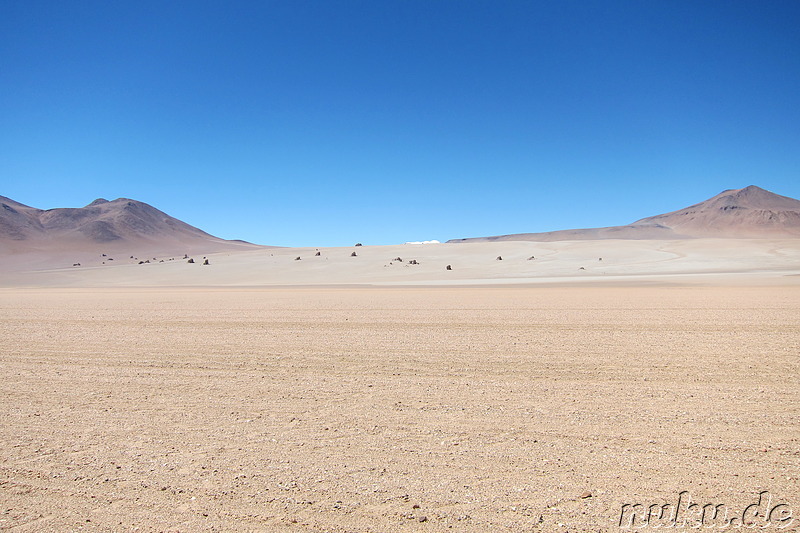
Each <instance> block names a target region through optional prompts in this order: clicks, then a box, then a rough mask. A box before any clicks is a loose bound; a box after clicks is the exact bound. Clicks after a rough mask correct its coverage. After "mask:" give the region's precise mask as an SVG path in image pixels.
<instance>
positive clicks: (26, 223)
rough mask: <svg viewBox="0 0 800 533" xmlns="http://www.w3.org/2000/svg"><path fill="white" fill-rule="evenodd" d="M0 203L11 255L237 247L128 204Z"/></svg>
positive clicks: (3, 239) (2, 238) (0, 237)
mask: <svg viewBox="0 0 800 533" xmlns="http://www.w3.org/2000/svg"><path fill="white" fill-rule="evenodd" d="M0 203H1V204H2V208H0V246H2V245H3V244H4V243H6V244H8V243H10V242H11V241H13V242H14V243H15V244H14V248H15V249H22V248H24V247H25V246H28V247H31V248H33V249H44V248H47V247H52V246H58V247H61V248H65V247H66V248H70V247H71V248H75V249H78V248H87V247H96V246H102V247H103V250H109V251H110V249H109V248H108V247H109V245H110V244H113V245H114V246H115V247H116V248H118V249H121V250H129V249H130V248H134V249H138V250H145V249H154V250H155V249H159V250H165V249H170V250H175V252H180V253H183V252H185V251H187V250H189V249H202V250H205V251H208V252H212V251H215V250H227V249H235V248H237V249H238V248H241V247H242V245H241V244H240V243H234V242H233V241H227V240H224V239H220V238H218V237H214V236H213V235H209V234H208V233H206V232H204V231H203V230H201V229H198V228H196V227H194V226H191V225H189V224H187V223H185V222H183V221H181V220H178V219H176V218H173V217H171V216H169V215H168V214H166V213H164V212H163V211H160V210H158V209H156V208H155V207H153V206H151V205H149V204H146V203H144V202H140V201H138V200H132V199H130V198H117V199H116V200H113V201H108V200H106V199H105V198H98V199H97V200H95V201H93V202H92V203H90V204H89V205H87V206H85V207H77V208H55V209H47V210H42V209H36V208H34V207H29V206H26V205H23V204H20V203H19V202H15V201H13V200H11V199H10V198H5V197H2V196H0ZM21 243H24V244H21ZM251 246H255V245H251Z"/></svg>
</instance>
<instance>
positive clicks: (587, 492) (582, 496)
mask: <svg viewBox="0 0 800 533" xmlns="http://www.w3.org/2000/svg"><path fill="white" fill-rule="evenodd" d="M591 497H592V493H591V492H589V491H588V490H587V491H586V492H584V493H583V494H581V498H583V499H584V500H585V499H586V498H591Z"/></svg>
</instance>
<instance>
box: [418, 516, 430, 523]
mask: <svg viewBox="0 0 800 533" xmlns="http://www.w3.org/2000/svg"><path fill="white" fill-rule="evenodd" d="M417 520H419V521H420V522H427V521H428V517H427V516H425V515H422V516H420V517H419V518H417Z"/></svg>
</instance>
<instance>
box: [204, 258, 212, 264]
mask: <svg viewBox="0 0 800 533" xmlns="http://www.w3.org/2000/svg"><path fill="white" fill-rule="evenodd" d="M203 264H204V265H210V264H211V263H209V262H208V259H206V260H204V261H203Z"/></svg>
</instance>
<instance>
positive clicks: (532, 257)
mask: <svg viewBox="0 0 800 533" xmlns="http://www.w3.org/2000/svg"><path fill="white" fill-rule="evenodd" d="M534 259H536V258H535V257H534V256H530V257H529V258H528V261H533V260H534Z"/></svg>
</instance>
